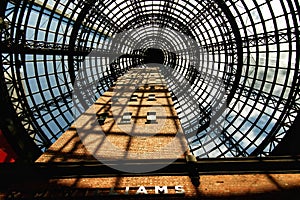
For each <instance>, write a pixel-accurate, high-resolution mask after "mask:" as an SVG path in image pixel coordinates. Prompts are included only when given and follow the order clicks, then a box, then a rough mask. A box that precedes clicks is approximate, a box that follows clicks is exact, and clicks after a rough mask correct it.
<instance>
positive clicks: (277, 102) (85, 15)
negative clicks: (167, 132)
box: [0, 0, 300, 157]
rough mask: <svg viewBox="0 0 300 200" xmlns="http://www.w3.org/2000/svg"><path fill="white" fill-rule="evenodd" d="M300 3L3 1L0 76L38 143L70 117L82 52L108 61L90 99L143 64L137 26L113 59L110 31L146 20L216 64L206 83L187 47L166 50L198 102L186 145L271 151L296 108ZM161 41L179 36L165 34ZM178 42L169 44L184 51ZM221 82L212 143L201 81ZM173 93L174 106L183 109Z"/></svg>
mask: <svg viewBox="0 0 300 200" xmlns="http://www.w3.org/2000/svg"><path fill="white" fill-rule="evenodd" d="M53 2H54V3H53ZM299 10H300V9H299V4H297V2H296V1H293V0H286V1H283V0H266V1H259V2H258V1H239V0H226V1H223V0H214V1H208V0H205V1H193V2H190V1H188V0H178V1H170V0H163V1H139V0H128V1H113V0H107V1H100V0H89V1H85V0H74V1H48V0H45V1H43V2H42V1H39V0H23V1H19V0H11V1H9V0H3V1H1V3H0V17H1V18H0V31H1V38H0V39H1V44H0V48H1V65H2V66H1V67H2V69H1V76H2V77H3V79H2V80H1V83H2V85H3V86H5V87H3V90H5V91H6V93H7V94H9V97H6V99H4V98H3V101H8V100H9V102H10V103H11V105H12V106H13V108H14V112H15V113H14V114H15V115H16V116H17V117H18V121H19V122H20V123H21V124H22V126H23V127H24V129H25V130H26V132H27V134H28V136H29V137H30V138H32V140H33V141H34V142H35V144H36V145H37V146H38V147H39V149H41V150H43V151H44V150H46V149H47V148H48V147H49V146H50V145H51V144H52V143H53V142H54V141H55V140H56V139H57V138H58V137H59V136H60V135H61V134H62V133H63V132H64V131H65V130H67V129H68V128H69V127H70V125H71V124H72V122H73V120H74V117H72V115H73V114H72V108H73V106H74V105H73V104H72V92H73V87H74V84H75V82H76V80H77V79H78V78H80V77H79V76H80V70H81V69H82V68H83V67H84V63H85V60H86V58H87V56H88V55H89V56H93V55H92V54H93V53H94V54H95V57H97V54H100V55H101V56H102V57H101V61H99V63H98V64H99V65H101V66H105V67H103V68H105V70H104V71H103V72H100V73H101V75H100V76H99V77H101V78H100V79H99V80H97V85H96V86H95V87H94V90H93V91H91V92H90V93H89V95H87V96H86V98H87V99H88V102H90V103H93V101H94V100H95V98H98V97H99V96H101V95H102V94H103V93H104V92H105V91H106V90H107V89H108V88H109V87H110V86H111V85H112V84H113V81H114V80H115V79H116V78H117V77H119V76H122V75H123V74H124V73H125V72H126V71H128V70H130V69H132V68H134V67H136V66H138V65H140V64H143V59H144V57H143V56H144V53H145V52H146V50H147V48H148V46H147V45H149V44H148V43H147V41H145V40H143V38H142V36H141V35H137V36H136V37H137V38H138V39H140V40H141V41H144V43H145V48H144V49H134V50H128V52H126V53H124V55H122V56H121V57H120V58H118V59H116V60H114V61H110V60H109V59H108V58H109V57H110V54H111V52H109V48H108V46H109V42H110V40H111V38H113V37H114V36H116V35H117V34H118V33H121V32H123V31H126V30H132V29H137V28H141V27H146V26H153V27H160V28H168V29H172V30H175V31H178V32H180V33H183V34H185V35H187V36H188V37H189V38H191V39H192V40H194V41H195V42H196V43H197V45H199V47H201V49H203V51H204V52H206V53H207V55H209V56H210V58H211V60H212V61H213V62H214V67H215V71H214V73H215V74H213V75H212V76H211V78H212V79H215V80H217V81H216V83H215V84H212V83H210V82H209V81H208V80H207V79H205V77H207V76H208V74H205V73H202V72H201V71H199V68H200V67H201V66H196V65H194V64H193V63H191V62H190V61H189V56H188V55H185V54H184V53H182V54H180V55H179V54H176V53H174V52H170V51H167V50H165V49H162V51H163V52H164V56H165V58H164V64H165V65H166V66H170V68H171V69H172V70H173V72H174V73H176V74H177V75H178V76H181V77H184V78H185V80H186V81H187V82H188V83H189V85H190V87H191V88H192V91H193V95H192V96H193V99H195V100H196V101H197V102H198V103H197V104H198V105H199V108H200V111H201V113H200V114H199V115H198V116H197V118H195V120H194V121H190V122H189V123H190V124H191V125H192V126H193V129H195V130H197V131H198V134H197V136H196V137H193V138H191V137H189V133H186V137H187V140H188V141H189V144H190V147H191V151H192V152H193V153H194V154H195V155H196V156H200V157H203V156H201V155H204V154H203V152H202V153H201V152H199V151H198V150H199V149H202V148H203V149H206V150H205V151H206V152H210V153H207V157H247V156H249V155H251V156H268V155H270V154H272V151H273V150H274V149H276V147H277V146H280V149H285V148H287V147H284V146H282V145H280V143H281V141H283V140H287V139H288V138H289V137H294V136H293V135H294V133H293V132H294V131H295V129H291V127H293V125H294V121H295V119H296V118H297V116H298V114H299V108H300V99H299V85H300V80H299V77H300V76H299V60H300V59H299V54H300V53H299V51H300V50H299V49H300V46H299V45H300V44H299V21H300V17H299ZM149 34H151V33H149ZM166 40H170V41H172V42H175V43H176V42H177V43H176V44H180V42H179V41H174V40H176V39H173V38H172V37H171V36H170V38H166ZM158 42H160V43H163V42H164V41H158ZM180 48H181V47H180V45H177V46H174V49H176V50H178V52H184V49H180ZM129 49H130V48H129ZM109 62H111V63H109ZM201 62H202V63H203V62H204V61H203V60H201V59H200V63H201ZM82 83H84V84H86V85H88V84H91V83H90V82H88V81H86V82H82ZM221 85H223V86H224V89H225V91H224V94H225V95H224V100H223V101H224V102H225V104H226V106H227V107H226V109H225V111H224V112H225V116H226V117H225V120H224V123H223V124H220V123H219V124H217V125H216V132H218V133H216V134H219V135H220V136H219V137H217V138H216V139H215V140H212V141H211V143H210V144H207V146H209V145H212V144H213V145H215V148H208V147H205V146H206V144H204V143H203V141H202V140H203V137H204V136H205V133H206V132H207V131H208V130H209V123H210V120H211V117H212V116H213V115H214V113H212V112H211V105H210V104H211V103H213V102H212V101H211V99H210V97H209V92H208V91H207V88H208V87H211V88H215V89H216V88H219V87H220V86H221ZM77 86H78V85H77ZM177 89H178V88H177ZM173 90H174V91H175V90H176V88H173ZM1 98H2V97H1ZM173 98H174V102H175V107H176V109H177V110H180V109H181V110H182V112H187V110H185V109H183V106H184V104H182V102H179V101H178V99H177V100H176V97H175V96H173ZM224 102H222V103H224ZM188 114H192V113H188ZM196 119H197V120H196ZM183 126H184V123H183ZM289 140H292V139H289ZM204 157H205V156H204Z"/></svg>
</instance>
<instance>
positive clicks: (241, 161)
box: [0, 156, 300, 184]
mask: <svg viewBox="0 0 300 200" xmlns="http://www.w3.org/2000/svg"><path fill="white" fill-rule="evenodd" d="M168 162H169V161H168V160H159V159H155V160H152V159H149V160H132V161H127V163H126V164H127V165H128V167H130V166H131V165H132V166H137V165H138V166H139V167H141V168H142V167H143V166H144V167H147V168H149V166H152V167H154V168H155V167H157V166H162V165H164V164H166V163H168ZM194 164H195V167H196V169H197V172H198V174H199V175H217V174H253V173H255V174H265V173H300V157H299V156H296V157H266V158H255V157H252V158H251V157H250V158H230V159H229V158H225V159H212V158H210V159H202V160H198V161H196V162H195V163H194ZM117 165H118V162H117V161H110V164H107V165H105V164H102V163H100V162H99V161H87V162H52V163H34V164H28V165H20V164H0V180H5V183H3V182H2V184H8V183H17V182H23V181H26V182H27V183H28V181H30V180H42V179H53V178H74V177H76V178H84V177H86V178H92V177H116V176H118V177H120V176H121V177H122V176H123V177H135V176H189V172H188V170H187V161H186V160H185V159H178V160H176V161H175V162H173V163H171V164H169V165H168V164H166V165H167V166H166V167H164V168H162V169H159V170H156V171H153V172H148V173H130V172H122V171H119V170H116V169H114V166H117Z"/></svg>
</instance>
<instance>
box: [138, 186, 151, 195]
mask: <svg viewBox="0 0 300 200" xmlns="http://www.w3.org/2000/svg"><path fill="white" fill-rule="evenodd" d="M135 194H148V193H147V190H146V188H145V187H144V186H140V187H139V189H138V190H137V191H136V193H135Z"/></svg>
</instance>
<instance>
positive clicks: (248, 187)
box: [0, 68, 300, 199]
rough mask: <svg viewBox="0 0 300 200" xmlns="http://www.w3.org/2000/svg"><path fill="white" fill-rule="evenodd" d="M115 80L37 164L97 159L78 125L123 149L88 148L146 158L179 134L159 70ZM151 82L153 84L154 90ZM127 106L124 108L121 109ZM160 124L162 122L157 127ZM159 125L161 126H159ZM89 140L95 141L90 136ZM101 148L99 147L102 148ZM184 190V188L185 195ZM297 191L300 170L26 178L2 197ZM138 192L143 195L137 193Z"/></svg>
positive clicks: (248, 195) (243, 195) (287, 194)
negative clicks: (126, 119)
mask: <svg viewBox="0 0 300 200" xmlns="http://www.w3.org/2000/svg"><path fill="white" fill-rule="evenodd" d="M137 70H138V69H137ZM136 74H138V75H139V76H141V77H143V79H142V80H141V79H136V77H135V76H134V75H136ZM139 81H140V82H139ZM118 83H121V85H118ZM118 83H117V84H116V85H115V86H114V87H112V88H110V90H109V91H107V92H106V93H104V95H103V96H102V97H101V98H99V99H98V100H97V101H96V103H95V104H94V105H93V106H91V107H90V108H89V109H88V110H87V111H86V112H85V114H84V115H82V116H81V117H80V118H79V119H78V120H77V121H76V122H75V123H74V125H73V126H72V127H71V128H70V129H69V130H67V131H66V132H65V133H64V134H63V135H62V136H61V137H60V138H59V139H58V140H57V141H56V142H55V143H54V144H53V145H52V146H51V147H50V148H49V149H48V150H47V151H46V152H45V153H44V154H43V155H42V156H41V157H40V158H39V159H38V160H37V162H75V161H86V160H95V158H94V157H93V156H92V154H91V153H90V152H89V151H88V150H87V148H86V145H83V142H82V139H81V138H80V137H79V136H78V127H81V128H82V127H92V129H93V131H94V132H95V133H97V131H100V128H101V129H102V130H103V132H104V133H105V137H106V138H105V139H106V140H107V141H110V142H111V143H112V144H113V145H114V146H115V147H117V148H119V149H121V150H122V151H120V152H119V153H115V152H114V149H112V148H111V147H109V146H108V147H107V146H101V145H100V146H99V144H98V143H95V144H94V146H92V147H89V148H94V147H97V148H99V149H100V148H103V151H102V150H101V151H102V153H103V154H104V155H105V154H106V155H110V156H111V155H114V156H116V157H118V158H121V157H124V156H127V157H126V158H127V159H132V158H134V159H136V157H134V156H132V157H130V156H128V155H125V154H124V152H126V151H128V152H134V153H136V154H139V155H141V158H144V157H143V156H142V155H143V154H146V153H147V152H160V151H161V149H162V147H163V146H165V145H166V144H168V143H170V141H172V139H173V138H174V137H175V135H176V134H179V135H180V134H183V133H182V129H181V126H180V122H179V119H178V117H177V114H176V111H175V109H174V107H173V103H172V99H171V97H170V94H169V92H168V90H167V88H166V87H165V85H164V79H163V77H161V75H160V74H159V72H158V69H156V68H149V69H147V70H145V69H142V71H141V70H140V71H134V72H133V73H129V74H127V75H126V76H124V77H122V78H121V79H119V80H118ZM134 84H135V87H133V88H132V89H129V90H126V89H123V90H122V91H123V93H122V94H117V95H116V93H118V92H120V91H118V90H117V87H118V86H128V87H131V86H132V85H134ZM147 84H148V85H147ZM150 86H155V90H153V88H152V89H151V87H150ZM132 91H133V93H134V94H135V95H137V100H136V101H132V102H131V101H130V102H128V101H126V99H130V96H131V95H132ZM149 94H155V98H156V101H148V95H149ZM125 97H126V98H125ZM125 107H126V109H123V108H125ZM113 109H115V111H114V110H113ZM162 110H163V111H162ZM118 111H119V112H118ZM125 111H126V112H131V113H132V118H131V124H129V125H126V124H119V122H120V120H121V118H122V115H123V113H124V112H125ZM150 111H151V112H153V111H156V115H157V116H156V117H157V123H154V124H147V123H146V121H147V112H150ZM103 113H108V116H107V118H106V120H105V121H104V124H103V125H99V124H97V125H95V124H94V123H98V122H97V116H98V115H100V114H103ZM116 113H117V114H116ZM88 123H91V124H92V125H93V126H91V125H89V124H88ZM161 124H163V126H160V125H161ZM158 126H160V127H159V128H157V127H158ZM141 130H143V131H141ZM128 132H130V134H128ZM153 133H157V134H155V135H154V134H153ZM147 134H148V135H147ZM149 134H150V135H149ZM129 141H130V142H129ZM89 142H90V143H93V142H94V140H93V138H91V140H90V141H89ZM175 142H177V144H178V146H180V149H182V152H185V151H187V144H186V141H185V140H183V137H178V140H176V141H175ZM178 146H177V147H178ZM99 149H97V150H98V151H100V150H99ZM174 152H176V149H175V150H174V151H173V150H172V149H171V150H170V152H166V151H164V153H165V154H164V155H163V156H165V158H166V157H167V158H173V157H174V158H176V157H183V154H178V155H174ZM176 153H177V152H176ZM153 155H154V156H153V157H151V156H150V157H148V158H149V159H152V158H155V159H158V158H159V157H157V154H153ZM147 156H148V155H147ZM155 156H156V157H155ZM112 159H113V158H112ZM141 186H144V187H145V188H143V187H141ZM155 186H160V187H162V186H167V188H165V189H166V190H164V193H165V194H155ZM126 187H127V188H126ZM128 187H129V188H128ZM176 187H177V188H176ZM178 188H179V189H178ZM143 189H145V190H143ZM182 189H184V193H183V192H182ZM299 190H300V174H250V175H214V176H213V175H205V176H201V178H200V186H199V187H195V186H193V184H192V183H191V180H190V178H189V177H188V176H141V177H107V178H70V179H51V180H44V181H39V182H35V181H31V182H30V180H28V182H27V183H24V184H21V183H20V184H15V185H12V186H9V187H8V188H7V190H1V192H0V198H1V197H2V198H10V197H11V198H13V197H19V198H23V197H25V198H33V197H35V198H54V199H61V198H78V199H82V198H92V199H93V198H95V199H165V198H169V199H184V198H194V199H200V198H210V199H220V198H222V199H255V198H263V199H266V198H267V199H268V198H272V199H283V198H289V199H290V198H294V199H297V196H299V198H300V192H299ZM137 192H138V193H139V192H140V193H147V194H136V193H137Z"/></svg>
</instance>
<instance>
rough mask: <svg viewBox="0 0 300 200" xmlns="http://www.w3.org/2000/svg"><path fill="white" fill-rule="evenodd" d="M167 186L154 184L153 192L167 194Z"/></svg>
mask: <svg viewBox="0 0 300 200" xmlns="http://www.w3.org/2000/svg"><path fill="white" fill-rule="evenodd" d="M167 193H168V187H167V186H162V187H160V186H155V194H167Z"/></svg>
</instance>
